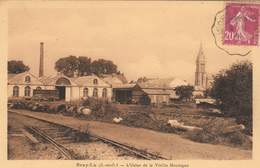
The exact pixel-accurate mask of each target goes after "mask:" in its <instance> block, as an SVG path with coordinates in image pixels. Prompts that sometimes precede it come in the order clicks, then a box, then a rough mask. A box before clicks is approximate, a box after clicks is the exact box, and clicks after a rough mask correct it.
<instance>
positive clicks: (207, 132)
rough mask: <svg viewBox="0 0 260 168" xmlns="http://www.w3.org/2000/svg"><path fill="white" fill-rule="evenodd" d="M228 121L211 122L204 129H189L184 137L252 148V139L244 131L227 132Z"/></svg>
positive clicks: (204, 141) (203, 141) (202, 141)
mask: <svg viewBox="0 0 260 168" xmlns="http://www.w3.org/2000/svg"><path fill="white" fill-rule="evenodd" d="M227 126H228V123H225V122H221V120H218V121H217V122H209V123H207V124H205V125H204V126H202V128H203V130H193V131H187V132H185V133H184V134H183V137H184V138H187V139H190V140H192V141H196V142H201V143H211V144H221V145H228V146H232V147H240V148H243V149H247V150H249V149H252V141H251V140H250V139H249V138H248V137H247V136H246V135H244V134H243V133H241V132H239V131H236V132H225V131H224V130H225V129H226V127H227Z"/></svg>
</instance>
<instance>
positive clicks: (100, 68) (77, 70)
mask: <svg viewBox="0 0 260 168" xmlns="http://www.w3.org/2000/svg"><path fill="white" fill-rule="evenodd" d="M54 69H55V70H56V71H57V72H59V73H60V74H64V75H66V76H68V77H74V76H75V75H77V76H86V75H91V74H92V73H94V74H95V75H98V76H100V75H102V74H112V73H116V74H120V71H117V65H115V64H114V63H113V61H110V60H105V59H99V60H95V61H93V62H91V58H88V57H85V56H80V57H79V58H77V57H75V56H69V57H65V58H60V59H59V60H58V61H56V63H55V68H54Z"/></svg>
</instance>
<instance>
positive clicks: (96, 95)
mask: <svg viewBox="0 0 260 168" xmlns="http://www.w3.org/2000/svg"><path fill="white" fill-rule="evenodd" d="M93 97H98V89H97V88H94V89H93Z"/></svg>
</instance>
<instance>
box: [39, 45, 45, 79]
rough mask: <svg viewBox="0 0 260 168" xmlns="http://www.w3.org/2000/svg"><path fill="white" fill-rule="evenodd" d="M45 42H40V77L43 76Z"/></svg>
mask: <svg viewBox="0 0 260 168" xmlns="http://www.w3.org/2000/svg"><path fill="white" fill-rule="evenodd" d="M43 44H44V43H43V42H41V44H40V69H39V77H42V76H43Z"/></svg>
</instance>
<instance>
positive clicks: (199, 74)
mask: <svg viewBox="0 0 260 168" xmlns="http://www.w3.org/2000/svg"><path fill="white" fill-rule="evenodd" d="M205 65H206V59H205V55H204V53H203V49H202V43H201V44H200V50H199V54H198V56H197V60H196V72H195V86H200V87H203V88H206V85H207V81H206V80H207V73H206V69H205Z"/></svg>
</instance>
